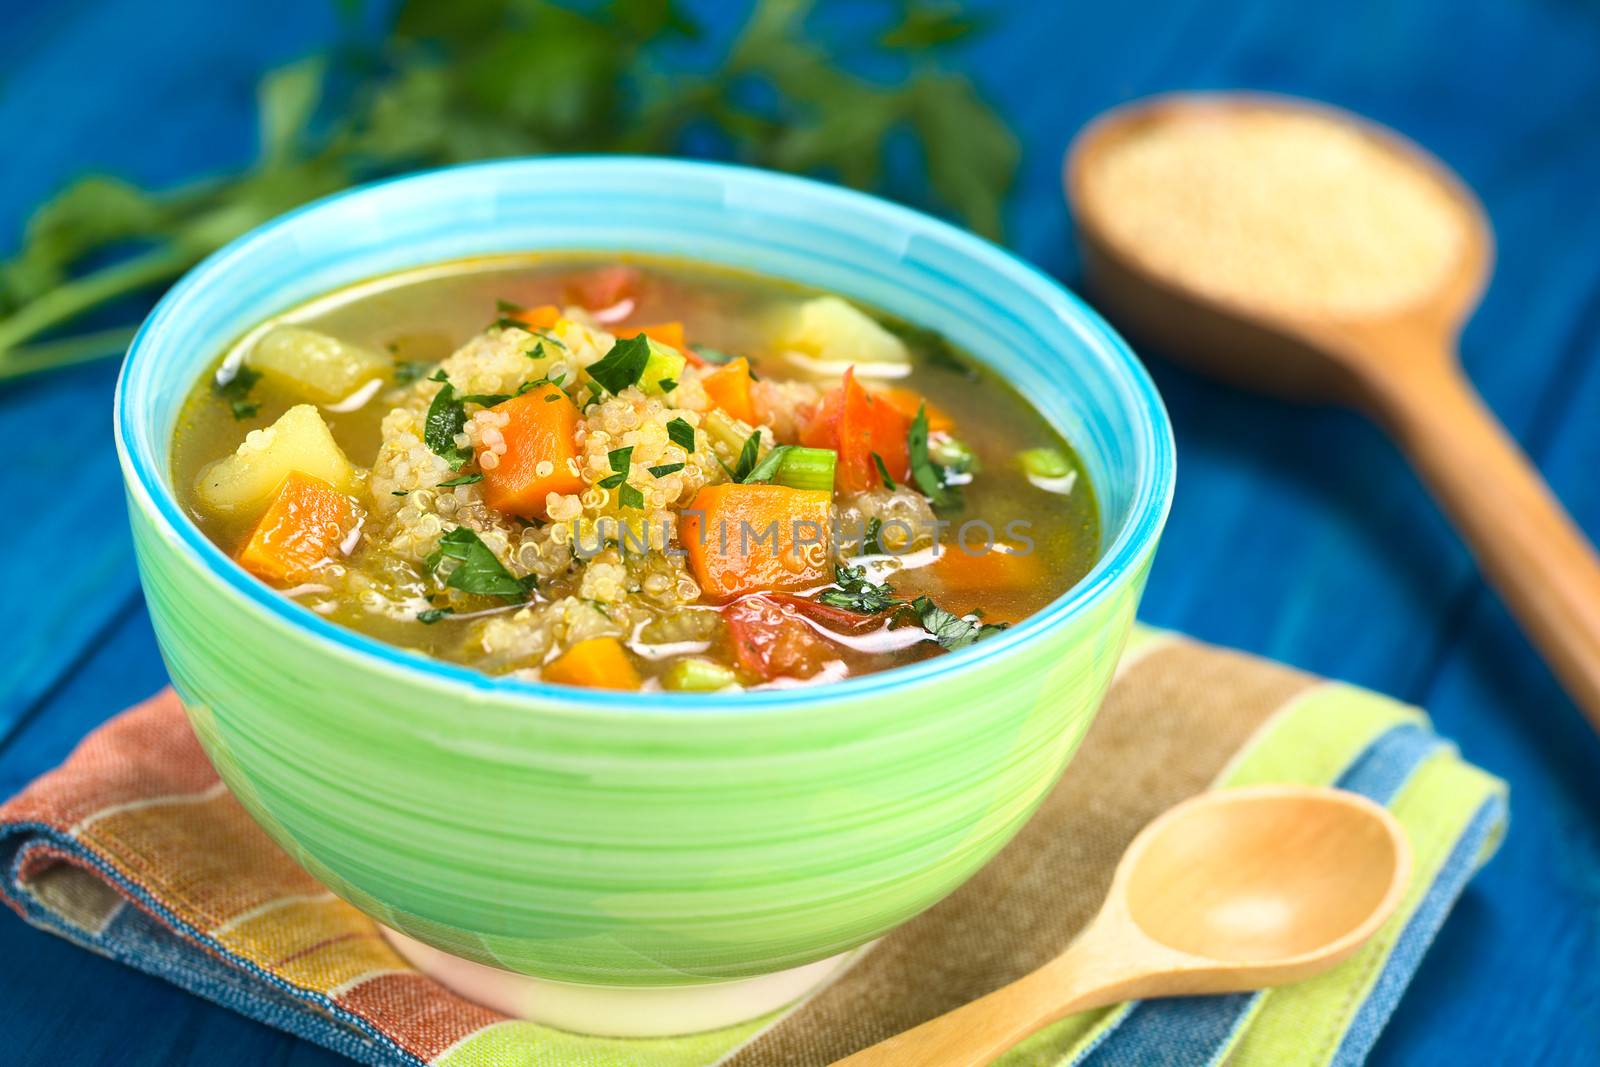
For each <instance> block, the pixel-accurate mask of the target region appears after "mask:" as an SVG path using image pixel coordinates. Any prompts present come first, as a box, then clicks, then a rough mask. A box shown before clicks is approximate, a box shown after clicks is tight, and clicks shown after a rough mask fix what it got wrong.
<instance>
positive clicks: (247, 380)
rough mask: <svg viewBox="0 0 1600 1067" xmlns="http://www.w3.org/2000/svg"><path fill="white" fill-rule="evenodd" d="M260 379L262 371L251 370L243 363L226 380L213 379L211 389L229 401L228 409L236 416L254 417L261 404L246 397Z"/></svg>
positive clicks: (237, 417) (241, 417)
mask: <svg viewBox="0 0 1600 1067" xmlns="http://www.w3.org/2000/svg"><path fill="white" fill-rule="evenodd" d="M260 380H261V372H260V371H255V370H251V369H250V368H249V367H246V366H245V365H244V364H242V363H241V364H240V365H239V366H238V367H236V368H235V369H234V372H233V377H232V378H229V379H228V380H227V381H225V382H218V381H213V382H212V383H211V391H212V392H213V393H215V394H216V395H217V396H219V397H221V398H222V399H223V400H226V401H227V402H228V410H229V411H231V412H233V417H234V418H236V419H248V418H253V417H254V416H255V413H256V412H258V411H260V410H261V405H260V404H258V403H256V402H254V401H251V400H248V399H246V398H247V397H249V395H250V390H252V389H254V388H255V385H256V383H257V382H259V381H260Z"/></svg>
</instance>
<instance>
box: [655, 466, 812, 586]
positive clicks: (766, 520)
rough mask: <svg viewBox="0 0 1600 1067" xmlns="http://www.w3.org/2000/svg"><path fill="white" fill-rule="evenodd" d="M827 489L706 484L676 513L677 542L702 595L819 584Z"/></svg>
mask: <svg viewBox="0 0 1600 1067" xmlns="http://www.w3.org/2000/svg"><path fill="white" fill-rule="evenodd" d="M831 507H832V494H831V493H829V492H828V491H827V490H825V489H790V488H789V487H788V486H784V485H736V484H732V483H725V484H722V485H708V486H706V487H705V488H704V489H701V490H700V492H698V493H696V494H695V498H694V502H693V503H691V504H690V505H689V507H688V509H687V510H685V511H683V512H682V513H681V514H680V515H679V517H678V540H679V542H680V543H681V544H682V545H683V548H684V552H685V553H686V554H687V555H688V558H689V567H690V569H691V570H692V571H693V572H694V578H695V581H697V582H699V583H700V589H701V590H702V591H703V592H704V594H705V595H706V597H707V598H708V599H710V600H713V601H718V602H720V601H727V600H731V599H733V598H734V597H737V596H742V595H744V594H745V593H754V592H765V591H768V590H778V589H805V588H808V587H810V586H817V585H823V584H826V582H827V581H828V577H829V570H828V551H827V542H828V528H829V518H830V510H831Z"/></svg>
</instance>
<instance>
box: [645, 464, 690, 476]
mask: <svg viewBox="0 0 1600 1067" xmlns="http://www.w3.org/2000/svg"><path fill="white" fill-rule="evenodd" d="M683 467H684V465H683V464H682V463H663V464H662V465H661V466H659V467H651V468H650V473H651V474H652V475H654V476H655V477H657V478H665V477H666V476H667V475H669V474H677V473H678V472H679V471H681V470H683Z"/></svg>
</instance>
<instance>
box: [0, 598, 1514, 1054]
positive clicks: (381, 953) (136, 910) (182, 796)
mask: <svg viewBox="0 0 1600 1067" xmlns="http://www.w3.org/2000/svg"><path fill="white" fill-rule="evenodd" d="M1269 782H1303V783H1318V784H1326V783H1332V784H1336V785H1339V786H1341V787H1343V788H1346V789H1351V790H1355V791H1357V792H1360V793H1364V794H1366V795H1368V796H1370V797H1373V798H1375V799H1377V800H1379V801H1381V802H1382V803H1384V804H1386V805H1388V807H1389V808H1390V810H1392V811H1393V812H1394V814H1395V815H1396V816H1397V817H1398V818H1399V820H1400V821H1401V823H1402V824H1404V826H1405V827H1406V829H1407V831H1408V832H1409V833H1410V835H1411V841H1412V844H1413V845H1414V847H1415V852H1416V873H1415V881H1414V883H1413V885H1412V886H1411V889H1410V892H1409V894H1408V896H1407V898H1406V900H1405V901H1404V903H1403V904H1402V906H1401V908H1400V910H1399V912H1398V913H1397V914H1396V915H1395V916H1394V918H1393V919H1392V920H1391V921H1390V922H1389V924H1388V925H1387V926H1386V927H1385V928H1384V929H1383V931H1382V932H1381V933H1380V934H1379V935H1378V936H1377V937H1376V938H1375V939H1374V940H1373V941H1372V942H1371V943H1370V944H1369V945H1368V946H1366V947H1365V948H1364V949H1363V950H1362V951H1361V952H1360V953H1359V954H1357V955H1356V956H1355V957H1354V958H1352V959H1350V960H1348V961H1347V962H1345V963H1344V964H1342V965H1341V966H1339V967H1338V968H1337V969H1335V970H1333V971H1331V972H1328V973H1326V974H1324V975H1322V976H1321V977H1319V978H1315V979H1313V980H1311V981H1308V982H1304V983H1302V984H1300V985H1296V986H1291V987H1286V988H1282V989H1277V990H1273V991H1270V992H1266V993H1258V994H1253V995H1235V996H1223V997H1203V998H1201V997H1197V998H1191V999H1184V1000H1170V1001H1148V1002H1143V1003H1136V1004H1127V1005H1122V1006H1120V1007H1115V1008H1108V1009H1102V1010H1099V1011H1093V1012H1086V1013H1084V1014H1082V1015H1077V1016H1073V1017H1071V1018H1068V1019H1066V1020H1063V1021H1062V1022H1060V1023H1058V1024H1057V1025H1055V1026H1053V1027H1051V1028H1050V1029H1048V1030H1046V1031H1043V1032H1041V1033H1039V1034H1037V1035H1035V1036H1034V1037H1032V1038H1030V1039H1029V1040H1028V1041H1026V1042H1025V1043H1024V1044H1022V1045H1021V1046H1019V1047H1018V1048H1016V1049H1014V1050H1013V1051H1012V1052H1011V1053H1009V1054H1008V1055H1007V1056H1006V1057H1004V1058H1003V1059H1002V1061H1001V1062H1002V1063H1004V1064H1006V1065H1008V1067H1020V1065H1025V1064H1029V1065H1046V1064H1049V1065H1067V1064H1072V1065H1083V1067H1113V1065H1124V1064H1125V1065H1148V1064H1153V1063H1162V1064H1172V1065H1188V1064H1196V1065H1198V1064H1222V1063H1227V1064H1238V1065H1270V1067H1295V1065H1325V1064H1338V1065H1344V1064H1354V1063H1359V1062H1361V1060H1362V1059H1363V1058H1364V1057H1365V1056H1366V1054H1367V1052H1368V1050H1369V1049H1370V1048H1371V1047H1372V1044H1373V1042H1374V1041H1375V1040H1376V1039H1377V1036H1378V1033H1379V1031H1380V1029H1381V1028H1382V1026H1383V1025H1384V1022H1385V1021H1386V1020H1387V1018H1388V1016H1389V1014H1390V1012H1391V1011H1393V1009H1394V1006H1395V1003H1396V1002H1397V1000H1398V999H1399V997H1400V994H1401V992H1402V991H1403V990H1404V988H1405V986H1406V983H1407V982H1408V981H1409V980H1410V977H1411V975H1412V973H1413V971H1414V970H1415V969H1416V967H1417V964H1418V962H1419V961H1420V959H1421V956H1422V953H1423V952H1424V951H1425V950H1426V948H1427V946H1428V943H1429V942H1430V941H1431V939H1432V938H1433V935H1434V933H1435V932H1436V931H1437V930H1438V929H1439V927H1440V924H1442V923H1443V922H1444V919H1445V916H1446V915H1447V914H1448V912H1449V910H1450V908H1451V906H1452V904H1453V903H1454V901H1455V900H1456V898H1457V896H1458V895H1459V894H1460V893H1461V891H1462V889H1463V887H1464V886H1465V885H1466V883H1467V880H1468V879H1469V878H1470V877H1471V875H1472V873H1473V872H1474V871H1475V870H1476V869H1477V867H1478V866H1479V865H1480V864H1481V863H1482V862H1483V861H1484V860H1485V859H1486V858H1487V857H1488V856H1489V854H1490V853H1491V852H1492V851H1493V849H1494V847H1495V845H1496V843H1497V841H1498V840H1499V837H1500V834H1501V832H1502V830H1503V828H1504V825H1505V820H1506V795H1505V788H1504V786H1503V784H1502V783H1500V782H1499V781H1497V780H1496V779H1494V778H1492V777H1490V776H1489V775H1487V774H1484V773H1483V772H1482V771H1479V770H1477V769H1476V768H1474V767H1471V766H1469V765H1467V764H1465V763H1463V762H1462V761H1461V760H1460V759H1459V758H1458V757H1457V755H1456V752H1455V750H1454V748H1453V747H1452V746H1451V745H1450V744H1448V743H1447V742H1445V741H1442V740H1440V739H1439V738H1438V737H1437V736H1435V735H1434V733H1433V732H1432V731H1431V730H1430V728H1429V726H1428V722H1427V720H1426V718H1425V717H1424V716H1423V714H1422V713H1421V712H1420V711H1418V710H1416V709H1415V708H1411V707H1407V706H1405V705H1402V704H1398V703H1396V702H1394V701H1392V700H1389V699H1387V698H1385V697H1381V696H1378V695H1376V694H1373V693H1370V692H1366V691H1364V690H1360V689H1355V688H1352V687H1350V686H1346V685H1341V684H1337V683H1330V682H1323V681H1319V680H1317V679H1315V678H1312V677H1309V676H1307V675H1305V674H1302V673H1299V672H1297V671H1293V670H1290V669H1288V668H1285V667H1283V666H1280V665H1277V664H1273V663H1268V662H1265V661H1262V660H1258V659H1253V658H1250V657H1247V656H1243V655H1240V654H1237V653H1233V652H1228V651H1223V650H1220V649H1215V648H1210V647H1206V646H1203V645H1200V644H1197V643H1195V642H1192V641H1188V640H1185V639H1182V638H1179V637H1175V636H1173V635H1170V634H1165V633H1160V632H1157V631H1152V630H1139V631H1136V633H1135V634H1134V637H1133V639H1132V642H1131V644H1130V647H1129V650H1128V652H1127V654H1126V656H1125V657H1124V660H1123V663H1122V666H1121V667H1120V668H1119V674H1118V678H1117V681H1116V683H1115V685H1114V686H1113V688H1112V690H1111V693H1110V695H1109V697H1108V698H1107V700H1106V703H1105V707H1104V710H1103V711H1102V712H1101V714H1100V717H1099V718H1098V719H1097V720H1096V722H1095V725H1094V727H1093V729H1091V730H1090V732H1089V735H1088V737H1087V738H1086V739H1085V741H1084V743H1083V746H1082V748H1081V749H1080V750H1079V752H1078V754H1077V756H1076V758H1075V759H1074V760H1073V763H1072V765H1071V767H1070V768H1069V769H1068V772H1067V773H1066V775H1065V776H1064V777H1063V779H1062V781H1061V783H1060V784H1059V785H1058V786H1057V788H1056V789H1055V790H1054V792H1053V793H1052V794H1051V795H1050V796H1049V798H1048V799H1047V800H1046V801H1045V803H1044V805H1043V806H1042V807H1041V808H1040V810H1039V812H1038V814H1037V815H1036V816H1035V817H1034V818H1033V820H1032V821H1031V822H1030V823H1029V824H1028V825H1027V826H1026V827H1025V828H1024V829H1023V831H1022V833H1021V834H1020V835H1019V836H1018V837H1017V838H1016V840H1014V841H1013V842H1012V843H1011V844H1010V845H1008V846H1007V847H1006V848H1005V849H1004V850H1003V851H1002V852H1001V853H1000V854H999V855H998V856H996V857H995V859H994V860H993V861H991V862H990V863H989V865H988V866H987V867H985V868H984V869H983V870H982V871H981V872H980V873H979V874H978V875H977V876H976V877H975V878H974V879H972V880H971V881H970V882H968V883H967V884H966V885H965V886H963V887H962V888H961V889H960V890H958V891H957V892H956V893H955V894H953V895H952V896H950V897H949V898H947V899H946V900H944V901H943V902H941V903H940V904H938V905H937V906H935V907H934V908H932V909H930V910H929V911H927V912H925V913H924V914H923V915H921V916H919V917H918V918H916V919H915V920H913V921H911V922H910V923H908V924H906V925H905V926H903V927H901V928H900V929H898V930H896V931H894V932H893V933H891V934H890V935H889V936H887V937H886V938H884V939H883V940H882V941H881V942H879V944H878V945H877V946H876V947H875V948H874V949H873V950H872V951H870V952H868V953H867V954H865V955H864V956H863V957H861V959H860V960H859V961H858V962H857V963H856V964H855V965H854V966H853V967H851V968H850V969H849V970H848V971H847V972H845V973H844V974H843V975H842V976H840V977H838V978H836V979H835V980H834V981H833V983H832V984H831V985H829V986H828V987H826V988H825V989H823V990H821V991H820V992H818V993H816V994H814V995H813V996H811V997H809V998H807V999H806V1000H804V1001H803V1002H802V1003H800V1004H799V1005H796V1006H794V1007H791V1008H789V1009H785V1010H783V1011H779V1012H776V1013H774V1014H773V1015H771V1016H768V1017H766V1018H764V1019H760V1020H757V1021H755V1022H751V1023H745V1024H742V1025H739V1026H735V1027H730V1028H728V1029H725V1030H719V1031H715V1032H711V1033H704V1034H695V1035H692V1036H688V1037H677V1038H665V1039H649V1040H641V1039H628V1040H623V1039H604V1038H590V1037H580V1036H577V1035H572V1034H566V1033H562V1032H559V1031H556V1030H551V1029H549V1028H546V1027H542V1026H538V1025H536V1024H533V1023H527V1022H522V1021H517V1020H512V1019H507V1018H504V1017H502V1016H498V1015H496V1014H494V1013H493V1012H490V1011H487V1010H485V1009H483V1008H480V1007H477V1006H476V1005H473V1004H470V1003H468V1002H466V1001H464V1000H462V999H460V998H458V997H456V996H454V995H452V994H451V993H448V992H446V991H445V990H444V989H442V988H440V987H439V986H437V985H435V984H434V983H433V982H431V981H430V980H429V979H427V978H425V977H423V976H422V975H420V974H418V973H417V972H415V971H413V970H412V969H411V968H409V967H408V966H407V965H406V963H405V962H404V961H403V960H401V959H400V958H399V957H398V956H397V955H395V953H394V952H393V951H392V950H391V949H390V948H389V947H388V945H387V944H386V943H385V942H384V941H382V940H381V939H380V938H379V936H378V931H377V927H376V926H375V925H374V924H373V922H372V921H371V920H370V919H368V918H367V917H366V916H364V915H363V914H361V913H360V912H358V911H356V910H355V909H354V908H352V907H351V906H350V905H348V904H346V903H344V902H343V901H342V900H340V899H338V898H337V897H334V896H333V895H332V894H330V893H328V892H326V891H325V890H324V889H323V888H322V887H321V886H319V885H318V884H316V883H315V882H314V881H313V880H312V879H311V877H310V876H309V875H307V874H306V873H305V872H304V871H302V870H301V869H300V868H299V867H297V866H296V865H295V864H294V863H293V862H292V861H291V860H290V859H289V858H288V857H287V856H286V855H285V854H284V853H283V852H282V851H280V850H279V849H278V848H277V846H275V845H274V844H273V843H272V842H271V841H270V840H269V839H268V838H267V836H266V835H265V834H264V833H263V832H262V831H261V830H260V829H259V828H257V826H256V825H255V824H254V823H253V822H251V820H250V819H249V817H248V816H247V815H246V814H245V813H244V810H243V809H242V808H240V807H239V806H238V804H236V803H235V802H234V800H233V798H232V797H231V796H230V795H229V793H228V792H227V790H226V789H224V788H223V786H222V784H221V782H220V781H219V780H218V778H217V776H216V773H215V772H214V771H213V770H212V769H211V765H210V764H209V763H208V762H207V761H206V758H205V756H204V754H203V753H202V752H201V750H200V747H199V746H198V744H197V743H196V742H195V740H194V737H193V735H192V734H191V733H190V732H189V728H188V725H187V723H186V721H185V719H184V717H183V712H182V710H181V709H180V707H179V706H178V702H177V700H176V698H175V697H174V696H173V695H172V694H171V692H170V691H169V692H164V693H162V694H160V695H158V696H156V697H155V698H153V699H152V700H150V701H148V702H146V703H144V704H141V705H140V706H138V707H136V708H134V709H132V710H130V711H128V712H126V713H124V714H123V715H121V716H119V717H117V718H116V719H113V720H112V721H111V722H109V723H108V724H107V725H105V726H104V727H102V728H101V729H99V730H97V731H96V732H95V733H94V734H92V735H90V737H89V738H87V739H86V740H85V741H84V742H83V744H82V745H80V746H79V748H78V749H77V751H76V752H74V753H73V755H72V756H71V757H70V758H69V759H68V760H67V762H66V763H65V764H64V765H63V766H61V767H60V768H58V769H56V770H55V771H52V772H50V773H49V774H46V775H45V776H44V777H42V778H40V779H38V780H37V781H36V782H34V783H33V784H32V785H30V786H29V787H28V788H27V789H26V790H24V791H23V792H22V793H21V794H20V795H18V796H16V797H15V798H13V799H12V800H10V801H9V802H8V803H6V804H5V805H4V806H3V807H0V870H3V871H4V881H3V883H0V893H3V895H4V897H5V899H6V901H7V903H9V904H10V905H11V906H12V907H13V908H14V909H15V910H16V911H17V912H18V913H19V914H20V915H22V917H23V918H24V919H26V920H27V921H29V922H31V923H34V924H35V925H37V926H40V927H42V928H44V929H46V930H49V931H52V932H54V933H57V934H60V935H61V936H63V937H66V938H69V939H71V940H72V941H75V942H77V943H78V944H80V945H83V946H84V947H86V948H89V949H92V950H94V951H96V952H101V953H104V954H105V955H108V956H112V957H114V958H116V959H119V960H122V961H123V962H124V963H127V964H128V965H130V966H132V967H136V968H138V969H140V970H143V971H147V972H149V973H151V974H156V975H160V976H161V977H163V978H166V979H168V980H169V981H172V982H175V983H177V984H179V985H181V986H183V987H184V988H186V989H189V990H191V991H193V992H195V993H197V994H199V995H201V996H204V997H208V998H210V999H212V1000H214V1001H216V1002H218V1003H220V1004H224V1005H226V1006H228V1007H230V1008H233V1009H234V1010H236V1011H240V1012H243V1013H245V1014H246V1015H249V1016H251V1017H253V1018H256V1019H260V1020H262V1021H264V1022H267V1023H270V1024H271V1025H273V1026H277V1027H281V1028H282V1029H284V1030H288V1031H291V1032H293V1033H296V1034H299V1035H301V1036H302V1037H305V1038H308V1039H309V1040H312V1041H316V1042H318V1043H320V1044H323V1045H326V1046H328V1047H329V1048H332V1049H336V1050H338V1051H340V1052H343V1053H345V1054H346V1055H348V1056H350V1057H351V1058H352V1059H355V1060H358V1061H360V1062H362V1063H369V1064H378V1065H385V1067H388V1065H395V1064H408V1065H417V1064H424V1063H427V1064H440V1065H447V1067H513V1065H515V1067H546V1065H548V1067H556V1065H567V1064H582V1065H585V1067H634V1065H637V1067H645V1065H649V1067H704V1065H709V1064H719V1065H738V1067H764V1065H778V1064H785V1065H793V1064H799V1065H821V1064H827V1063H831V1062H832V1061H833V1060H835V1059H838V1058H840V1057H842V1056H844V1055H846V1054H848V1053H850V1052H853V1051H855V1050H857V1049H860V1048H863V1047H865V1046H866V1045H868V1044H871V1043H873V1042H875V1041H878V1040H880V1039H882V1038H885V1037H888V1036H890V1035H892V1034H894V1033H897V1032H899V1031H900V1030H903V1029H905V1028H907V1027H910V1026H913V1025H915V1024H916V1023H919V1022H922V1021H923V1020H925V1019H928V1018H931V1017H932V1016H934V1015H937V1014H939V1013H941V1012H944V1011H947V1010H949V1009H951V1008H954V1007H957V1006H959V1005H961V1004H963V1003H965V1002H967V1001H969V1000H971V999H972V998H974V997H977V996H980V995H981V994H983V993H986V992H988V991H989V990H992V989H994V988H995V987H997V986H999V985H1001V984H1003V983H1005V982H1008V981H1010V980H1012V979H1014V978H1016V977H1019V976H1020V975H1022V974H1024V973H1026V972H1027V971H1029V970H1032V969H1033V968H1035V967H1037V966H1038V965H1040V964H1041V963H1043V962H1044V961H1046V960H1047V959H1049V958H1050V957H1052V956H1054V955H1056V954H1057V953H1059V952H1060V951H1061V950H1062V948H1064V947H1065V946H1066V945H1067V943H1068V942H1069V941H1070V940H1071V939H1072V937H1073V935H1074V934H1075V932H1076V931H1077V930H1079V929H1080V928H1081V927H1082V926H1083V925H1084V923H1085V922H1086V921H1087V920H1088V919H1089V917H1090V916H1091V915H1092V914H1093V913H1094V911H1095V909H1096V907H1097V906H1098V904H1099V902H1100V899H1101V897H1102V895H1103V894H1104V893H1105V891H1106V888H1107V887H1108V885H1109V884H1110V879H1111V872H1112V869H1113V867H1114V866H1115V864H1116V861H1117V859H1118V857H1119V856H1120V855H1121V853H1122V851H1123V849H1124V848H1125V847H1126V845H1127V843H1128V841H1129V840H1131V839H1132V837H1133V836H1134V834H1135V833H1137V832H1138V830H1139V828H1140V827H1141V826H1143V825H1144V824H1145V823H1146V822H1148V821H1149V820H1150V819H1151V818H1152V817H1153V816H1155V815H1156V814H1157V813H1159V812H1161V811H1162V810H1164V809H1165V808H1167V807H1169V806H1171V805H1172V804H1174V803H1176V802H1177V801H1179V800H1182V799H1183V798H1184V797H1187V796H1190V795H1192V794H1194V793H1196V792H1198V791H1200V790H1202V789H1206V788H1228V787H1231V786H1242V785H1250V784H1260V783H1269ZM130 905H131V906H130Z"/></svg>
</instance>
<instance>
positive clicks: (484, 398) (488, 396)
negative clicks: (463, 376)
mask: <svg viewBox="0 0 1600 1067" xmlns="http://www.w3.org/2000/svg"><path fill="white" fill-rule="evenodd" d="M510 399H511V394H509V393H467V394H466V395H464V396H463V397H461V402H462V403H463V404H479V405H481V406H483V407H486V408H492V407H494V406H495V405H496V404H504V403H505V402H506V401H507V400H510Z"/></svg>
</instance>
